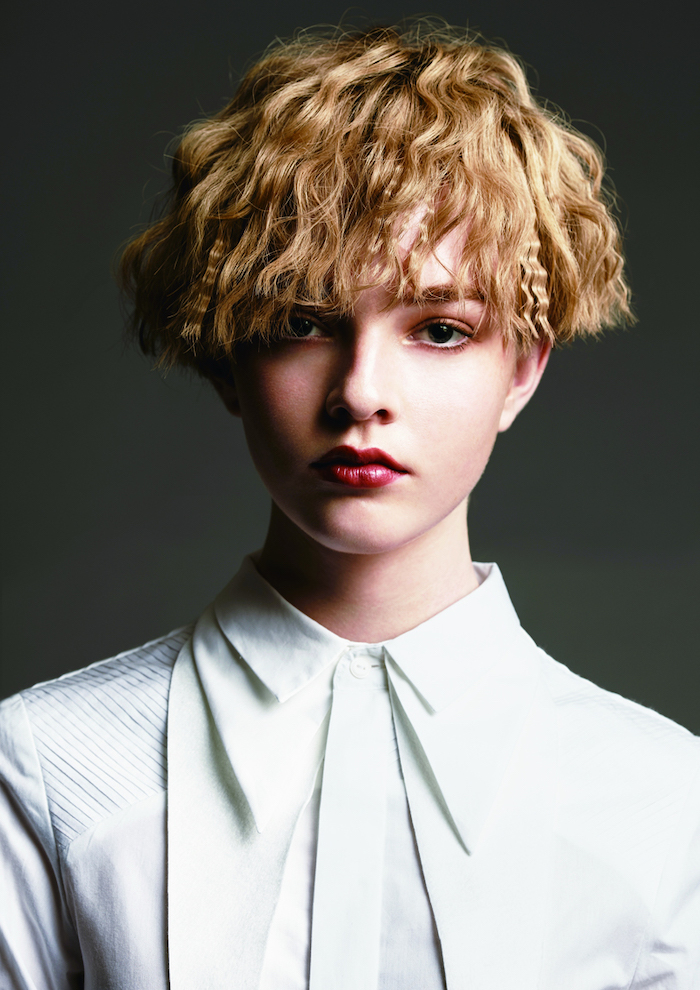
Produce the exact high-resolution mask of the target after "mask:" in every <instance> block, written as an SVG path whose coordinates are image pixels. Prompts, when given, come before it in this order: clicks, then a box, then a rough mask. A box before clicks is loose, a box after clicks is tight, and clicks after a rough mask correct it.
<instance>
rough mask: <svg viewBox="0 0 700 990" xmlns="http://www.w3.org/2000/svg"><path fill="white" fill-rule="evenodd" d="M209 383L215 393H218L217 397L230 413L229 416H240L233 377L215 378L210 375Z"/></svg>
mask: <svg viewBox="0 0 700 990" xmlns="http://www.w3.org/2000/svg"><path fill="white" fill-rule="evenodd" d="M210 381H211V383H212V385H213V386H214V388H215V389H216V391H217V392H218V393H219V397H220V398H221V401H222V402H223V404H224V405H225V406H226V408H227V409H228V411H229V412H230V413H231V415H232V416H240V415H241V407H240V403H239V402H238V391H237V390H236V385H235V382H234V381H233V377H231V378H230V379H227V378H216V377H214V376H213V375H212V377H211V379H210Z"/></svg>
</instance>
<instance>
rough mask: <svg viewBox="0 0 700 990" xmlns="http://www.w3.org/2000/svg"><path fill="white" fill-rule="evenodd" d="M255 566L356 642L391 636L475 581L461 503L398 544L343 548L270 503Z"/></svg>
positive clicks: (318, 619)
mask: <svg viewBox="0 0 700 990" xmlns="http://www.w3.org/2000/svg"><path fill="white" fill-rule="evenodd" d="M257 567H258V570H259V571H260V573H261V574H262V576H263V577H264V578H265V579H266V580H267V581H268V582H269V583H270V584H271V585H272V586H273V588H275V589H276V590H277V591H278V592H279V593H280V594H281V595H282V596H283V597H284V598H286V599H287V601H288V602H290V603H291V604H292V605H294V606H295V607H296V608H298V609H299V610H300V611H301V612H304V613H305V614H306V615H308V616H310V617H311V618H312V619H315V621H316V622H319V623H320V624H321V625H322V626H325V627H326V628H327V629H330V630H331V631H332V632H334V633H336V634H337V635H338V636H342V637H343V639H349V640H352V641H354V642H361V643H377V642H381V641H383V640H386V639H393V638H394V637H395V636H399V635H400V634H401V633H403V632H406V631H407V630H408V629H412V628H413V627H414V626H417V625H420V623H421V622H425V620H426V619H429V618H430V617H431V616H433V615H436V614H437V613H438V612H441V611H442V610H443V609H445V608H447V607H448V606H449V605H452V604H453V603H454V602H456V601H458V600H459V599H460V598H463V597H464V596H465V595H468V594H469V593H470V592H471V591H474V589H475V588H477V587H478V585H479V581H478V578H477V576H476V572H475V570H474V566H473V564H472V559H471V554H470V551H469V537H468V533H467V524H466V506H465V505H461V506H459V507H458V509H456V510H455V511H454V512H452V513H451V514H450V515H449V516H448V517H447V518H446V519H444V520H443V521H442V522H441V523H440V524H439V525H438V526H436V527H434V528H433V529H431V530H430V531H429V532H428V533H424V534H423V535H422V536H420V537H418V538H417V539H415V540H413V541H411V543H408V544H405V545H404V546H400V547H396V548H392V549H390V550H386V551H382V552H381V553H346V552H343V551H338V550H335V549H330V548H329V547H326V546H324V545H322V544H320V543H318V542H317V541H316V540H314V539H313V538H312V537H310V536H309V535H308V534H307V533H305V532H304V531H303V530H301V529H299V527H297V526H296V525H295V524H294V523H292V522H291V521H290V520H289V519H288V518H287V517H286V516H285V515H284V514H283V513H282V512H280V510H279V509H278V508H277V507H276V506H275V505H274V504H273V507H272V514H271V518H270V526H269V529H268V533H267V538H266V540H265V545H264V547H263V549H262V552H261V554H260V557H259V559H258V561H257Z"/></svg>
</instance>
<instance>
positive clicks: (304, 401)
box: [237, 360, 318, 474]
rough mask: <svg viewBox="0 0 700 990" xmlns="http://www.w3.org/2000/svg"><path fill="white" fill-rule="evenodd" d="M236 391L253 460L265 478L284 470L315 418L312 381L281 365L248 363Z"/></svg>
mask: <svg viewBox="0 0 700 990" xmlns="http://www.w3.org/2000/svg"><path fill="white" fill-rule="evenodd" d="M237 387H238V395H239V400H240V406H241V417H242V420H243V427H244V430H245V434H246V438H247V440H248V446H249V448H250V452H251V455H252V457H253V460H254V461H255V463H256V465H257V466H258V468H259V469H260V470H261V471H264V472H265V473H266V474H267V473H269V471H270V470H274V469H275V468H278V469H280V470H282V469H284V467H285V465H286V463H287V460H288V458H289V459H291V455H292V454H293V447H294V443H295V441H298V439H299V437H300V436H301V434H302V433H303V428H304V426H305V425H308V423H309V422H310V421H311V420H314V419H315V418H316V417H317V415H318V412H317V405H318V396H317V395H316V394H315V389H314V387H313V378H310V377H309V375H307V374H304V371H303V369H299V368H298V367H291V366H289V365H285V364H284V363H281V362H274V361H267V360H266V361H259V362H258V361H251V362H250V364H249V365H248V366H247V367H245V368H244V369H241V373H240V381H239V383H238V385H237Z"/></svg>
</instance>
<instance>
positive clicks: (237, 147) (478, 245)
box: [1, 26, 700, 990]
mask: <svg viewBox="0 0 700 990" xmlns="http://www.w3.org/2000/svg"><path fill="white" fill-rule="evenodd" d="M173 172H174V175H173V178H174V182H173V191H172V196H171V199H170V202H169V204H168V207H167V209H166V211H165V213H164V215H163V217H162V219H160V220H159V221H158V222H157V223H155V224H153V225H152V226H151V227H150V228H149V229H148V230H146V231H145V232H144V233H143V234H142V235H140V236H139V237H138V238H137V239H136V240H135V241H134V242H133V243H132V244H131V245H130V247H129V248H128V249H127V251H126V253H125V255H124V259H123V275H124V281H125V285H126V287H127V289H128V291H129V293H130V295H131V298H132V301H133V305H134V323H135V326H136V327H137V328H138V330H139V332H140V337H141V342H142V345H143V346H144V348H145V349H146V350H147V351H148V352H150V353H155V354H157V355H159V357H160V358H161V359H162V360H163V361H165V362H170V363H173V362H178V363H182V364H186V365H189V366H191V367H194V368H196V369H197V370H198V371H199V372H200V373H201V374H203V375H205V376H206V377H207V378H209V379H210V380H211V382H212V384H213V385H214V386H215V387H216V389H217V390H218V392H219V393H220V395H221V397H222V399H223V401H224V402H225V404H226V406H227V408H228V409H229V410H230V412H231V413H232V414H234V415H236V416H240V417H242V420H243V425H244V428H245V432H246V437H247V440H248V444H249V447H250V451H251V454H252V457H253V459H254V461H255V464H256V466H257V468H258V470H259V472H260V475H261V477H262V479H263V481H264V483H265V485H266V486H267V488H268V490H269V492H270V495H271V499H272V513H271V520H270V527H269V532H268V535H267V539H266V541H265V545H264V546H263V548H262V550H260V551H259V552H258V553H256V554H253V555H252V556H251V557H249V558H247V559H246V560H245V561H244V562H243V565H242V567H241V569H240V570H239V572H238V574H237V575H236V576H235V577H234V578H233V580H232V582H231V583H230V585H229V586H228V587H227V588H226V589H225V590H224V591H223V592H222V593H221V595H220V596H219V597H218V598H217V599H216V601H215V602H214V603H213V605H212V606H211V607H210V608H209V609H208V610H207V611H206V612H205V613H204V615H203V616H202V617H201V618H200V620H199V621H198V623H197V624H196V626H195V627H194V628H185V629H181V630H178V631H176V632H174V633H171V634H170V635H169V636H166V637H164V638H163V639H161V640H157V641H155V642H153V643H149V644H147V645H146V646H144V647H143V648H141V649H140V650H136V651H132V652H129V653H126V654H122V655H120V656H118V657H116V658H113V659H111V660H107V661H104V662H102V663H100V664H96V665H94V666H92V667H89V668H87V669H86V670H83V671H78V672H76V673H75V674H71V675H68V676H67V677H64V678H61V679H59V680H58V681H54V682H50V683H47V684H44V685H39V686H37V687H36V688H33V689H31V690H29V691H25V692H23V693H22V695H21V696H17V697H15V698H12V699H9V700H8V701H7V702H6V703H4V706H3V709H4V714H3V721H2V730H1V731H2V738H3V746H2V751H3V758H2V766H3V777H4V781H5V789H4V791H3V801H4V804H3V806H2V820H3V823H4V825H3V839H2V842H3V852H4V855H5V863H6V866H5V877H6V886H7V896H6V899H5V901H4V906H3V908H2V911H3V916H2V937H3V943H2V944H3V965H4V966H5V967H6V974H7V975H6V976H5V977H4V981H5V982H4V983H3V985H8V986H11V987H17V988H23V990H25V988H40V987H41V988H44V987H51V988H54V987H55V988H62V990H63V988H67V987H77V986H85V987H90V988H100V990H105V988H133V990H136V988H144V987H148V988H149V990H161V988H163V990H164V988H165V987H171V988H173V990H192V988H224V987H232V986H233V987H241V988H251V990H252V988H258V987H262V988H266V990H286V988H289V990H292V988H294V990H297V988H311V990H330V988H333V990H369V988H374V987H377V988H381V990H388V988H420V990H441V988H442V990H444V988H448V990H461V988H475V987H479V988H493V990H502V988H504V987H515V986H517V987H518V988H519V990H525V988H535V987H539V988H547V990H561V988H564V987H565V988H567V990H578V988H580V990H601V988H602V987H609V988H613V987H615V988H623V987H651V986H657V987H664V988H669V990H670V988H685V990H690V988H691V987H692V986H693V979H694V976H693V974H694V973H695V974H696V975H697V967H698V963H699V961H700V937H699V935H698V932H699V931H700V831H699V829H700V788H699V786H698V771H699V769H700V748H699V746H698V741H697V740H696V739H695V738H694V737H693V736H691V735H690V734H689V733H687V732H686V731H685V730H683V729H681V728H680V727H678V726H676V725H674V724H673V723H671V722H669V721H668V720H666V719H664V718H663V717H661V716H659V715H657V714H655V713H653V712H650V711H647V710H645V709H643V708H641V707H640V706H638V705H636V704H634V703H632V702H628V701H625V700H624V699H622V698H620V697H618V696H615V695H611V694H609V693H607V692H605V691H603V690H601V689H599V688H597V687H595V686H594V685H592V684H590V683H588V682H586V681H583V680H581V679H580V678H578V677H576V676H575V675H574V674H572V673H571V672H569V671H568V670H567V669H566V668H564V667H562V666H561V665H559V664H557V663H556V662H555V661H554V660H552V659H550V658H549V657H547V656H546V655H545V654H544V653H542V651H540V650H539V649H538V648H537V647H536V646H535V644H534V643H533V642H532V641H531V640H530V639H529V637H528V636H527V635H526V633H525V632H524V631H523V630H522V629H521V627H520V625H519V623H518V620H517V617H516V615H515V612H514V610H513V607H512V605H511V604H510V601H509V599H508V594H507V592H506V590H505V586H504V584H503V581H502V579H501V577H500V574H499V571H498V568H497V567H496V565H494V564H490V565H484V564H476V563H474V562H473V561H472V559H471V554H470V550H469V539H468V531H467V502H468V498H469V495H470V492H471V491H472V489H473V488H474V486H475V484H476V483H477V481H478V479H479V477H480V475H481V473H482V471H483V470H484V467H485V465H486V462H487V460H488V457H489V454H490V452H491V449H492V447H493V444H494V442H495V440H496V437H497V434H498V432H499V431H502V430H505V429H507V428H508V427H509V426H510V424H511V423H512V422H513V420H514V419H515V417H516V416H517V415H518V413H519V412H520V411H521V410H522V408H523V407H524V406H525V405H526V403H527V401H528V400H529V398H530V397H531V396H532V394H533V392H534V391H535V389H536V387H537V384H538V382H539V380H540V377H541V375H542V373H543V371H544V369H545V365H546V363H547V358H548V355H549V351H550V348H551V346H552V345H553V344H555V343H556V342H558V341H563V340H567V339H570V338H572V337H574V336H576V335H581V334H585V333H595V332H597V331H598V330H599V329H600V327H601V326H602V325H603V324H605V323H610V322H613V321H614V320H616V319H620V318H624V317H626V316H629V308H628V293H627V288H626V285H625V282H624V280H623V276H622V260H621V254H620V247H619V238H618V232H617V228H616V225H615V222H614V220H613V218H612V217H611V214H610V211H609V208H608V206H607V203H606V199H605V196H604V194H603V192H602V188H601V180H602V166H601V161H600V157H599V155H598V152H597V151H596V150H595V148H594V147H593V146H592V145H591V144H590V142H588V141H587V140H586V139H585V138H583V137H582V136H581V135H579V134H577V133H576V132H575V131H573V130H572V129H571V128H570V127H568V126H566V125H565V123H564V122H563V121H562V120H561V119H559V118H557V117H556V116H554V115H553V114H552V113H551V112H550V111H548V110H544V109H543V108H542V107H540V106H538V105H537V103H536V102H535V101H534V99H533V98H532V96H531V94H530V92H529V90H528V87H527V83H526V80H525V77H524V74H523V72H522V70H521V68H520V67H519V65H518V63H517V62H516V61H515V60H514V59H513V58H512V56H510V55H508V54H507V53H505V52H504V51H501V50H498V49H495V48H492V47H490V46H488V45H485V44H483V43H482V42H480V41H479V40H477V39H475V38H473V37H467V36H465V35H464V34H459V33H458V32H454V31H451V30H448V29H441V30H437V31H431V32H427V33H426V31H425V29H424V28H421V27H420V26H418V27H416V28H414V29H411V30H409V31H407V32H401V31H398V30H394V29H377V30H372V31H367V32H364V33H361V34H357V35H350V36H346V35H342V34H336V35H333V36H328V37H322V36H315V37H301V38H299V39H298V40H296V41H294V42H291V43H284V44H282V43H280V44H276V45H275V46H273V47H272V48H271V49H270V50H269V52H268V53H267V54H266V56H265V57H264V58H263V59H262V60H261V61H260V62H259V63H258V64H257V65H256V66H254V67H253V68H252V69H251V71H250V72H249V73H248V75H247V76H246V78H245V79H244V80H243V83H242V84H241V87H240V89H239V91H238V93H237V94H236V96H235V97H234V99H233V101H232V102H231V103H230V104H229V106H227V107H226V108H225V109H224V110H223V111H222V112H221V113H220V114H218V115H217V116H216V117H215V118H213V119H211V120H208V121H205V122H204V123H200V124H197V125H196V126H194V127H193V128H192V129H190V131H189V132H188V133H187V134H186V135H185V137H184V138H183V140H182V142H181V144H180V147H179V149H178V151H177V153H176V154H175V157H174V166H173Z"/></svg>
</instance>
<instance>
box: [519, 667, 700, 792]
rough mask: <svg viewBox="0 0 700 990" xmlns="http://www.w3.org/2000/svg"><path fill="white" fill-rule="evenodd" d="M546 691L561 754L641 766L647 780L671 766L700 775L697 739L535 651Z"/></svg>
mask: <svg viewBox="0 0 700 990" xmlns="http://www.w3.org/2000/svg"><path fill="white" fill-rule="evenodd" d="M537 652H538V653H539V656H540V662H541V667H542V673H543V678H544V682H545V685H546V689H547V692H548V695H549V697H550V698H551V700H552V702H553V704H554V706H555V710H556V712H557V721H558V726H559V736H560V739H561V742H562V744H563V746H564V753H563V755H564V756H565V757H566V756H567V754H568V758H570V759H572V760H575V759H576V753H577V752H578V751H583V752H585V753H586V759H587V760H595V756H596V754H599V755H600V756H601V757H602V758H604V759H606V760H610V759H611V758H612V759H613V760H614V761H615V762H622V763H625V762H630V761H631V762H634V763H635V764H636V765H639V764H640V763H641V762H643V763H644V766H645V770H644V773H645V775H648V774H649V773H650V772H653V771H654V770H655V769H657V770H660V771H661V772H662V773H663V775H664V776H666V775H667V774H668V770H669V763H671V764H672V765H673V766H675V767H677V768H678V769H679V771H680V772H681V773H682V774H683V775H684V776H685V775H687V774H691V775H692V774H693V773H697V772H699V771H700V738H698V737H697V736H694V735H693V734H692V732H689V731H688V730H687V729H685V728H683V727H682V726H680V725H678V724H677V723H676V722H673V721H672V720H671V719H669V718H666V717H665V716H664V715H660V714H659V713H658V712H656V711H654V710H653V709H651V708H646V707H645V706H644V705H640V704H639V703H637V702H636V701H631V700H630V699H629V698H624V697H622V696H621V695H619V694H615V693H614V692H612V691H608V690H606V689H605V688H601V687H599V686H598V685H597V684H594V683H592V682H591V681H588V680H586V678H584V677H580V676H579V675H578V674H575V673H573V672H572V671H571V670H569V669H568V668H567V667H565V666H564V665H563V664H561V663H558V662H557V661H556V660H553V659H552V658H551V657H550V656H548V655H547V654H546V653H545V652H544V651H543V650H540V649H538V650H537Z"/></svg>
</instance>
